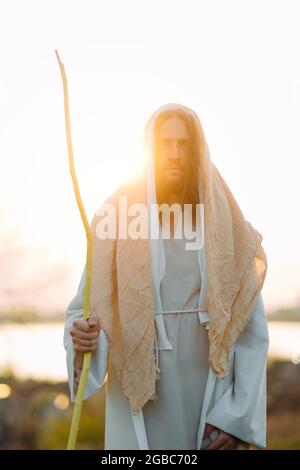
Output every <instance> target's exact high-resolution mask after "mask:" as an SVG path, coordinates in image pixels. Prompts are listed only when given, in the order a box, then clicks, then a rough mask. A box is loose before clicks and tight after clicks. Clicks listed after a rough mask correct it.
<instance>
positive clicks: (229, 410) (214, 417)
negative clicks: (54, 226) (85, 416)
mask: <svg viewBox="0 0 300 470" xmlns="http://www.w3.org/2000/svg"><path fill="white" fill-rule="evenodd" d="M199 264H200V272H201V276H202V282H201V289H200V295H199V303H198V307H199V309H198V312H197V314H189V313H184V314H181V322H183V315H189V317H185V318H184V321H185V322H186V325H187V322H191V321H194V319H195V318H198V320H199V325H200V326H201V328H199V332H200V331H201V332H204V331H205V326H206V321H207V319H208V318H209V315H208V313H207V312H205V310H204V305H205V294H206V287H205V286H206V276H205V260H204V250H200V256H199ZM84 279H85V270H84V271H83V273H82V277H81V280H80V284H79V288H78V291H77V294H76V296H75V298H74V299H73V300H72V301H71V303H70V304H69V306H68V308H67V311H66V323H65V331H64V346H65V349H66V352H67V368H68V377H69V386H70V392H71V401H72V402H74V401H75V393H76V384H75V383H74V357H75V355H74V350H73V344H72V338H71V336H70V334H69V333H70V329H71V328H72V324H73V321H74V320H75V319H80V318H82V316H83V290H84ZM160 305H161V308H162V309H163V306H164V305H163V304H160ZM155 321H156V326H157V329H158V350H159V351H160V354H159V355H160V360H162V359H163V357H164V358H165V360H167V359H166V358H167V356H166V354H170V353H171V354H172V353H173V351H172V352H171V350H172V349H173V346H174V345H175V346H176V344H177V343H176V342H175V343H174V342H173V346H172V344H171V343H172V339H171V336H169V337H168V333H169V335H170V331H171V329H170V328H171V326H170V325H171V323H169V325H168V324H167V322H170V321H171V318H169V317H168V319H166V317H165V315H163V314H161V315H160V314H156V316H155ZM173 324H174V322H173ZM190 324H191V323H190ZM199 339H200V338H199ZM202 340H204V336H203V338H202ZM177 341H178V338H177ZM268 347H269V333H268V326H267V321H266V316H265V310H264V305H263V300H262V296H261V294H260V295H259V297H258V298H257V301H256V303H255V306H254V308H253V314H252V317H251V320H250V322H249V323H248V325H247V327H246V329H245V330H244V331H243V333H242V334H241V335H240V336H239V338H238V339H237V341H236V343H235V344H234V345H233V347H232V348H231V351H230V369H229V374H228V376H227V377H225V378H224V379H218V378H216V376H215V374H214V372H213V370H212V369H211V368H210V367H208V371H207V380H206V377H205V386H204V387H203V388H202V389H201V387H200V389H199V406H200V408H199V409H200V413H199V414H200V416H199V422H198V426H197V428H196V437H195V444H196V447H195V449H200V447H201V446H203V447H204V446H206V445H207V444H208V443H209V440H205V441H204V440H203V432H204V427H205V423H209V424H212V425H214V426H216V427H217V428H220V429H222V430H224V431H225V432H228V433H230V434H232V435H234V436H236V437H238V438H239V439H240V440H241V441H243V442H245V443H248V444H252V445H255V446H257V447H258V448H265V447H266V357H267V352H268ZM174 349H175V352H176V348H175V347H174ZM164 351H167V352H164ZM168 351H169V352H168ZM162 354H164V355H165V356H162ZM162 362H163V361H162ZM165 364H167V362H165ZM163 367H166V366H164V365H163V366H162V370H161V374H163V373H164V370H163ZM203 371H205V367H204V368H203ZM106 374H107V382H106V415H105V444H104V448H105V449H109V450H117V449H118V450H121V449H151V447H150V445H149V443H150V442H152V441H153V442H155V440H154V438H153V436H154V432H159V426H157V428H156V429H152V428H153V417H152V418H151V411H149V409H150V407H151V406H153V405H157V404H158V402H147V403H146V405H145V406H144V409H145V411H146V412H145V413H144V409H143V410H142V411H141V412H140V413H139V414H138V415H134V414H133V413H132V412H131V409H130V407H129V401H128V400H127V399H126V398H125V397H124V395H123V394H122V393H121V390H120V387H119V384H118V381H117V378H116V375H115V372H114V369H113V367H112V363H111V361H110V360H109V354H108V349H107V341H106V337H105V334H104V332H103V330H101V331H100V334H99V339H98V349H97V351H94V352H92V361H91V369H90V373H89V378H88V384H87V387H86V390H85V395H84V399H87V398H88V397H90V396H91V395H92V394H94V393H95V392H97V391H98V390H99V389H100V388H101V387H102V385H103V383H104V380H105V377H106ZM199 377H200V376H199ZM161 380H162V378H161ZM170 380H171V379H170ZM177 384H178V382H177ZM168 386H169V387H171V388H169V389H170V390H171V389H172V384H169V385H168V384H166V382H165V385H164V389H165V390H166V389H167V387H168ZM184 393H186V392H184ZM159 395H160V394H159V391H158V396H159ZM179 397H182V395H181V396H180V395H179ZM170 398H171V399H172V400H173V405H174V397H173V394H172V397H170ZM158 400H161V401H160V406H161V405H162V404H163V402H162V397H160V396H159V398H158ZM164 403H165V406H167V404H168V401H165V402H164ZM177 403H178V406H179V407H180V410H181V412H182V410H184V409H186V408H185V407H184V405H186V404H183V403H182V399H181V398H179V402H177ZM173 409H174V408H173ZM153 416H154V415H153ZM171 418H172V417H171ZM173 418H174V419H175V420H176V417H173ZM151 419H152V426H151V428H149V426H150V422H151ZM177 419H179V418H178V415H177ZM188 422H189V421H188V420H185V423H188ZM154 423H155V421H154ZM194 424H195V423H194ZM185 425H186V426H187V424H185ZM147 428H148V435H147ZM181 432H182V429H181ZM151 435H152V437H151ZM182 435H183V434H182ZM174 436H175V434H174ZM169 439H171V437H170V436H169ZM176 439H177V437H176V436H175V440H174V441H172V439H171V440H169V441H168V440H164V437H163V431H161V436H160V438H159V439H157V440H156V444H154V445H155V449H156V450H158V449H163V448H164V447H163V446H164V442H165V443H166V442H168V443H169V444H168V448H169V449H172V448H175V447H172V445H175V442H176ZM178 439H180V437H178ZM160 441H161V442H162V444H161V446H159V444H158V442H160ZM172 442H173V444H172ZM190 442H192V441H191V439H190ZM190 442H189V443H187V441H186V442H185V444H183V446H182V447H181V449H187V448H192V447H189V446H191V444H190ZM177 448H178V447H177ZM165 449H166V447H165Z"/></svg>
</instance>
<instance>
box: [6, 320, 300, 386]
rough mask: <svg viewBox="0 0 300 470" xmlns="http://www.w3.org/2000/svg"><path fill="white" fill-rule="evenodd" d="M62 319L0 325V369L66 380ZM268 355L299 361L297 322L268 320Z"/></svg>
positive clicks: (52, 379)
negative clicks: (52, 321)
mask: <svg viewBox="0 0 300 470" xmlns="http://www.w3.org/2000/svg"><path fill="white" fill-rule="evenodd" d="M63 330H64V324H63V323H28V324H19V323H10V324H3V325H0V372H3V371H4V370H5V369H6V368H10V369H11V370H12V371H13V372H14V374H15V375H16V376H17V377H18V378H20V379H25V378H29V377H30V378H34V379H40V380H49V381H67V368H66V352H65V349H64V346H63ZM269 333H270V348H269V358H270V359H284V360H289V361H292V362H294V363H295V364H298V363H300V322H269Z"/></svg>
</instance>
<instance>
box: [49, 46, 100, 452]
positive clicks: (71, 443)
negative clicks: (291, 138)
mask: <svg viewBox="0 0 300 470" xmlns="http://www.w3.org/2000/svg"><path fill="white" fill-rule="evenodd" d="M55 54H56V57H57V60H58V63H59V68H60V72H61V77H62V82H63V92H64V110H65V126H66V136H67V144H68V155H69V166H70V173H71V177H72V183H73V188H74V192H75V197H76V201H77V205H78V208H79V211H80V215H81V219H82V222H83V225H84V228H85V233H86V239H87V251H86V275H85V286H84V298H83V318H84V320H88V319H89V316H90V298H91V272H92V251H93V245H92V234H91V229H90V226H89V223H88V220H87V217H86V213H85V210H84V206H83V203H82V199H81V195H80V191H79V185H78V181H77V178H76V173H75V166H74V156H73V145H72V137H71V125H70V113H69V96H68V85H67V77H66V73H65V68H64V65H63V63H62V62H61V60H60V57H59V55H58V52H57V50H55ZM90 366H91V352H85V353H84V356H83V366H82V373H81V376H80V380H79V386H78V390H77V395H76V400H75V406H74V410H73V416H72V423H71V429H70V434H69V440H68V446H67V449H68V450H73V449H75V445H76V439H77V434H78V429H79V421H80V415H81V409H82V402H83V397H84V392H85V388H86V384H87V380H88V374H89V370H90Z"/></svg>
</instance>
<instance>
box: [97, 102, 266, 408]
mask: <svg viewBox="0 0 300 470" xmlns="http://www.w3.org/2000/svg"><path fill="white" fill-rule="evenodd" d="M166 108H168V109H169V108H174V109H178V108H179V109H182V110H184V111H185V112H187V113H189V114H190V115H191V116H192V118H193V120H194V123H195V126H196V128H197V132H198V137H199V145H200V148H201V152H200V154H201V159H202V162H201V166H200V168H202V170H201V171H202V172H203V179H204V183H205V185H204V195H203V197H204V207H205V212H204V214H205V223H204V230H205V235H204V239H205V259H206V272H207V294H206V299H207V305H206V309H207V311H208V313H209V316H210V329H209V344H210V346H209V363H210V366H211V368H212V369H213V371H214V372H215V374H216V375H217V377H219V378H223V377H225V376H226V375H227V373H228V368H229V352H230V348H231V346H232V344H233V343H234V341H235V340H236V339H237V337H238V336H239V334H240V333H241V332H242V331H243V330H244V328H245V327H246V325H247V323H248V321H249V319H250V316H251V312H252V309H253V306H254V303H255V300H256V298H257V296H258V295H259V293H260V291H261V289H262V286H263V283H264V280H265V276H266V271H267V260H266V255H265V252H264V250H263V247H262V236H261V234H260V233H259V232H258V231H257V230H255V229H254V228H253V227H252V225H251V224H250V223H249V222H248V221H247V220H246V219H245V218H244V216H243V214H242V212H241V210H240V208H239V206H238V204H237V202H236V201H235V199H234V197H233V195H232V193H231V191H230V189H229V188H228V186H227V184H226V183H225V181H224V179H223V178H222V176H221V175H220V173H219V171H218V170H217V168H216V167H215V166H214V164H213V163H212V161H211V159H210V154H209V149H208V146H207V143H206V140H205V136H204V132H203V129H202V126H201V123H200V121H199V118H198V116H197V114H196V113H195V112H194V111H192V110H191V109H190V108H187V107H185V106H183V105H179V104H168V105H165V106H162V107H161V108H159V109H158V110H157V111H156V112H155V113H154V114H153V115H152V116H151V117H150V119H149V120H148V121H147V124H146V127H145V133H144V138H145V148H146V149H147V148H148V149H149V145H150V142H149V140H147V139H149V132H148V133H147V130H149V126H150V125H151V126H152V125H153V122H154V120H155V116H157V115H158V114H159V112H160V111H163V110H164V109H166ZM146 136H148V137H146ZM150 138H151V133H150ZM146 173H147V170H146V171H145V172H143V173H142V175H141V176H139V177H137V178H136V179H135V180H133V181H131V182H130V183H128V184H124V185H123V186H121V187H120V188H119V189H118V190H117V191H116V192H115V193H114V194H113V195H112V196H111V197H110V198H109V199H107V201H106V203H110V204H112V205H113V206H114V207H115V208H116V214H118V210H119V196H120V195H126V196H127V205H128V207H130V204H131V203H136V202H139V203H142V204H144V205H145V206H147V184H146V178H147V175H146ZM100 209H101V208H100ZM101 214H102V215H101ZM101 217H103V213H101V212H100V211H97V213H96V214H95V216H94V218H93V221H92V224H91V229H92V238H93V259H92V284H91V314H94V315H96V316H97V317H98V318H99V321H100V326H101V328H102V329H103V331H104V333H105V335H106V338H107V342H108V349H109V357H110V360H111V361H112V364H113V367H114V369H115V372H116V375H117V377H118V380H119V383H120V387H121V389H122V392H123V394H124V396H125V397H126V398H128V399H129V403H130V407H131V409H132V411H133V413H134V414H138V413H139V411H140V410H141V409H142V407H143V405H144V404H145V403H146V402H147V401H148V400H149V399H153V396H155V383H156V364H155V354H154V348H155V346H154V341H155V319H154V314H155V310H154V302H153V289H152V287H153V286H152V278H151V255H150V250H149V243H150V240H149V239H146V238H139V239H136V240H134V239H130V238H127V239H121V238H118V237H116V238H112V239H109V238H108V239H100V238H99V237H98V229H97V224H98V222H99V220H100V219H101ZM117 218H118V217H117Z"/></svg>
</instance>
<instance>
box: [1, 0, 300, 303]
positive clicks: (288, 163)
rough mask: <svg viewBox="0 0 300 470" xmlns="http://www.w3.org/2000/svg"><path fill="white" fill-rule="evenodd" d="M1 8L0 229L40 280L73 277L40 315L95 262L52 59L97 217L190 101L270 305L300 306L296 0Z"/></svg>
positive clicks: (89, 205)
mask: <svg viewBox="0 0 300 470" xmlns="http://www.w3.org/2000/svg"><path fill="white" fill-rule="evenodd" d="M0 6H1V15H0V56H1V75H0V109H1V112H0V157H1V167H2V171H1V172H0V212H1V214H2V215H1V219H2V222H1V228H0V230H1V232H2V234H4V233H7V232H9V231H10V230H13V231H14V230H15V231H18V232H19V233H20V237H21V238H22V240H23V241H24V243H26V247H27V249H28V250H29V251H30V253H33V254H35V255H33V256H32V257H31V258H30V263H31V267H30V269H31V270H33V271H34V269H35V267H36V266H37V265H39V272H40V271H41V269H42V270H44V271H47V270H48V269H50V267H51V266H55V265H56V263H63V264H67V266H68V267H69V269H70V273H71V276H70V282H68V283H67V282H66V284H65V286H64V285H63V286H60V290H56V289H52V288H51V289H50V288H49V292H48V296H49V297H48V298H47V299H45V297H43V299H42V305H43V306H45V302H46V303H47V305H48V306H49V305H51V306H52V305H57V306H59V307H61V308H64V307H65V304H66V302H69V301H70V300H71V299H70V297H72V296H73V295H75V291H76V290H77V286H78V282H79V279H80V276H81V271H82V269H83V265H84V262H85V234H84V231H83V227H82V224H81V220H80V216H79V212H78V208H77V205H76V202H75V198H74V194H73V188H72V183H71V177H70V174H69V169H68V160H67V147H66V139H65V128H64V110H63V94H62V83H61V77H60V73H59V68H58V63H57V60H56V56H55V52H54V50H55V49H58V52H59V54H60V57H61V59H62V61H63V62H64V65H65V68H66V72H67V76H68V83H69V93H70V104H71V120H72V122H71V124H72V132H73V144H74V154H75V158H76V170H77V175H78V179H79V184H80V188H81V193H82V197H83V200H84V204H85V207H86V212H87V215H88V217H89V219H90V220H91V218H92V216H93V214H94V212H95V211H96V210H97V208H98V207H99V206H100V204H101V203H102V202H103V200H104V198H105V197H106V196H108V195H109V194H110V193H111V192H112V191H113V190H114V189H115V188H116V187H117V186H118V184H119V183H120V182H121V181H122V179H123V178H124V177H126V176H130V175H131V174H133V173H134V172H135V171H136V168H137V165H138V164H139V163H140V161H141V153H140V144H139V143H140V138H141V134H142V131H143V128H144V125H145V122H146V119H147V118H148V117H149V115H150V114H151V113H152V112H153V111H154V110H155V109H156V108H157V107H159V106H161V105H162V104H165V103H168V102H179V103H182V104H185V105H187V106H190V107H191V108H192V109H194V110H195V111H196V112H197V113H198V116H199V118H200V120H201V122H202V125H203V128H204V132H205V134H206V137H207V141H208V145H209V148H210V153H211V158H212V160H213V161H214V163H215V164H216V166H217V167H218V169H219V170H220V172H221V173H222V175H223V176H224V178H225V180H226V181H227V183H228V184H229V186H230V188H231V190H232V192H233V194H234V195H235V197H236V199H237V201H238V203H239V205H240V207H241V208H242V210H243V213H244V215H245V216H246V218H248V220H249V221H251V223H252V224H253V225H254V227H255V228H257V229H258V230H259V231H260V232H261V233H262V234H263V237H264V248H265V251H266V253H267V256H268V261H269V270H268V274H267V279H266V282H265V285H264V288H263V297H264V301H265V305H266V307H267V308H270V309H271V308H275V307H280V306H292V305H293V304H295V303H296V304H299V303H300V288H299V267H298V266H299V262H300V244H299V240H300V223H299V211H298V201H299V199H300V198H299V196H300V194H299V191H300V190H299V174H300V164H299V157H300V153H299V151H300V143H299V125H300V61H299V44H300V29H299V13H300V5H299V2H298V1H297V0H295V1H289V0H288V1H286V0H285V1H274V0H270V1H267V0H259V1H257V0H256V1H253V0H252V1H240V0H235V1H232V0H226V2H224V1H223V0H220V1H216V0H206V1H201V0H195V1H191V0H184V1H183V0H181V1H176V0H163V1H162V0H159V1H158V0H151V1H150V0H148V1H146V0H142V1H141V0H126V1H122V0H119V1H116V0H110V1H109V2H106V1H102V0H97V1H96V0H95V1H91V0H84V1H83V0H82V1H74V0H69V1H66V0H59V1H57V0H51V1H43V2H40V1H33V0H27V1H26V2H24V1H21V0H20V1H14V0H10V1H9V2H4V1H2V2H1V3H0ZM41 260H42V261H41ZM41 265H42V267H41ZM27 269H29V268H27ZM10 276H11V279H10V281H11V283H12V284H13V283H14V274H13V273H11V274H10ZM58 292H59V294H58Z"/></svg>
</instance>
